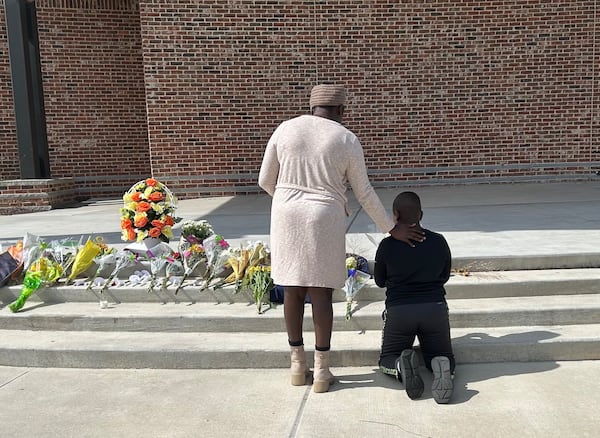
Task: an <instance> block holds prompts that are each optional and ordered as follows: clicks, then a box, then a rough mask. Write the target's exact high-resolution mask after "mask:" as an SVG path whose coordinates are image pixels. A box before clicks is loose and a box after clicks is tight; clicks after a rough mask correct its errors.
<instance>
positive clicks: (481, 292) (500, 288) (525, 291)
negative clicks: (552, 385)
mask: <svg viewBox="0 0 600 438" xmlns="http://www.w3.org/2000/svg"><path fill="white" fill-rule="evenodd" d="M194 281H195V279H193V280H191V281H190V282H189V283H187V284H189V286H188V285H186V286H185V287H184V288H183V289H181V291H180V292H179V293H178V294H177V295H175V294H174V291H175V288H174V287H170V288H168V289H167V290H166V291H165V290H160V289H159V288H157V289H156V291H155V293H148V292H147V286H129V285H127V284H125V285H123V286H120V287H114V286H113V287H111V288H109V289H108V292H107V293H106V294H105V295H106V298H105V299H106V300H108V301H112V302H124V303H134V302H140V303H143V302H146V303H148V302H151V303H167V302H168V303H173V302H181V303H194V302H208V303H217V304H218V303H246V304H248V303H251V302H252V300H251V299H250V296H249V295H248V294H247V293H245V292H240V293H238V294H236V293H234V289H233V288H232V287H230V286H227V287H224V288H222V289H217V290H216V291H212V290H200V286H195V285H193V282H194ZM98 289H99V288H94V291H93V292H92V291H89V290H86V287H85V286H73V285H69V286H65V285H64V284H62V283H61V284H59V285H57V286H52V287H49V288H46V289H41V290H40V291H38V292H37V293H35V294H33V295H32V296H31V297H30V299H29V301H30V302H34V303H35V302H40V301H42V302H46V303H61V302H97V301H98V296H99V294H98ZM446 292H447V294H448V295H447V298H448V299H471V298H498V297H522V296H540V295H574V294H596V293H600V268H589V269H549V270H531V271H495V272H471V273H469V275H459V274H454V275H452V276H451V277H450V280H449V282H448V283H447V285H446ZM20 293H21V286H20V285H12V286H6V287H3V288H0V303H4V304H10V303H11V302H12V301H14V300H15V299H16V298H17V297H18V296H19V295H20ZM333 298H334V301H336V302H344V301H345V300H346V298H345V294H344V292H343V291H341V290H336V291H334V296H333ZM357 299H358V300H359V301H365V302H369V301H381V300H383V299H385V292H384V289H381V288H379V287H377V286H376V285H375V283H374V282H373V280H370V281H369V283H368V284H367V285H366V286H365V287H364V288H363V289H361V290H360V291H359V293H358V295H357Z"/></svg>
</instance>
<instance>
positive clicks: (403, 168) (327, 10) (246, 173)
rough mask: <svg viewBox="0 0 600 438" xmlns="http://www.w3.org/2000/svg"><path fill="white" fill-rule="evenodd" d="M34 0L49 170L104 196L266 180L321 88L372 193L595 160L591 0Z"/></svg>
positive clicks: (541, 171) (587, 167) (572, 173)
mask: <svg viewBox="0 0 600 438" xmlns="http://www.w3.org/2000/svg"><path fill="white" fill-rule="evenodd" d="M37 4H38V19H39V25H40V44H41V52H42V58H43V59H42V69H43V74H44V91H45V98H46V110H47V121H48V132H49V142H50V147H51V168H52V173H53V176H55V177H64V176H73V177H74V179H75V181H76V182H77V184H78V186H79V185H80V186H82V187H83V190H84V191H85V190H87V191H88V193H90V194H93V196H97V195H98V194H102V193H103V192H102V191H100V192H99V191H97V190H96V189H95V187H97V186H103V185H104V186H105V189H106V190H105V191H104V193H105V194H107V195H108V194H110V193H111V190H112V192H115V191H118V190H121V188H122V186H126V185H127V184H130V183H131V182H132V181H133V182H134V181H135V180H137V179H141V177H142V176H145V175H146V174H148V173H149V172H150V169H151V171H152V174H153V175H154V176H155V177H157V178H159V179H161V180H163V181H164V182H165V183H167V184H168V185H169V187H170V188H171V189H173V191H174V192H175V193H176V194H177V195H178V196H179V197H182V198H184V197H190V196H203V195H209V194H229V193H232V192H251V191H253V190H257V187H256V177H257V172H258V169H259V166H260V161H261V158H262V153H263V150H264V146H265V144H266V142H267V140H268V138H269V136H270V134H271V133H272V131H273V129H274V128H275V127H276V126H277V124H278V123H280V122H281V121H282V120H285V119H287V118H289V117H293V116H295V115H298V114H302V113H304V112H306V110H307V103H308V95H309V91H310V88H311V86H312V85H314V84H316V83H319V82H323V81H335V82H342V83H345V84H346V85H347V87H348V92H349V104H348V109H347V117H346V120H345V123H346V125H347V126H348V127H349V128H351V129H352V130H354V131H355V132H356V133H357V134H358V136H359V137H360V139H361V141H362V142H363V145H364V149H365V153H366V159H367V164H368V167H369V173H370V175H371V180H372V181H373V183H374V185H379V186H381V185H397V184H402V183H404V182H406V181H409V182H410V183H411V184H420V183H423V184H430V183H439V182H486V181H489V180H490V178H492V179H493V180H494V181H519V180H550V179H556V180H566V179H589V178H592V175H593V173H594V172H595V171H597V170H600V144H599V140H598V138H599V134H600V116H599V114H600V99H598V97H597V95H598V93H599V92H600V80H599V73H600V67H599V66H600V37H599V36H598V34H599V32H600V26H599V25H598V24H597V21H598V19H599V17H598V9H600V8H598V6H599V5H598V2H597V1H569V2H563V1H553V2H549V1H544V0H539V1H535V0H514V1H496V0H489V1H471V0H470V1H465V0H462V1H445V0H439V1H438V0H436V1H429V0H419V1H416V0H412V1H404V2H399V1H397V0H369V1H359V0H310V1H309V0H286V1H284V0H282V1H273V0H263V1H259V0H255V1H251V0H212V1H201V2H200V1H195V0H139V1H136V0H38V2H37ZM3 44H5V42H4V41H3V40H0V51H1V50H2V47H3ZM0 54H1V53H0ZM1 62H5V61H1V60H0V74H1V71H2V69H1V65H2V64H1ZM3 85H4V84H3ZM0 93H1V89H0ZM144 94H145V95H144ZM0 99H2V100H0V121H1V117H2V107H3V105H4V104H5V102H4V100H3V98H2V95H1V94H0ZM4 141H5V140H4V137H2V138H0V143H2V142H4ZM13 150H14V149H13ZM3 151H4V149H2V151H0V154H1V153H5V152H3ZM2 158H4V156H2ZM150 166H151V167H150ZM0 177H1V178H3V177H4V175H3V174H0ZM126 183H127V184H126ZM117 189H118V190H117Z"/></svg>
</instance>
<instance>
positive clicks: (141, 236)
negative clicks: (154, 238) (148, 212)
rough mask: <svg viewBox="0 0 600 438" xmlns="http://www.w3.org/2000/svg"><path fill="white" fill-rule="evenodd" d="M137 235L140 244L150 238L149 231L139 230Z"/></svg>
mask: <svg viewBox="0 0 600 438" xmlns="http://www.w3.org/2000/svg"><path fill="white" fill-rule="evenodd" d="M136 233H137V241H138V242H141V241H142V240H144V239H145V238H146V237H148V231H143V230H137V231H136Z"/></svg>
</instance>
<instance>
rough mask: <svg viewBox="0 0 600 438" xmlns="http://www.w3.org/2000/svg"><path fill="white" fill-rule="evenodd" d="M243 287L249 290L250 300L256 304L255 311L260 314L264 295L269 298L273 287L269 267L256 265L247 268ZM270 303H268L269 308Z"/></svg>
mask: <svg viewBox="0 0 600 438" xmlns="http://www.w3.org/2000/svg"><path fill="white" fill-rule="evenodd" d="M243 286H245V287H247V288H249V289H250V291H251V292H252V298H253V299H254V303H255V304H256V310H257V311H258V313H259V314H261V313H262V305H263V300H264V297H265V295H266V296H267V297H269V292H270V291H271V289H273V288H274V287H275V284H274V283H273V279H272V278H271V267H270V266H265V265H256V266H252V267H250V268H248V270H247V271H246V275H245V276H244V280H243ZM270 306H271V303H270V302H269V307H270Z"/></svg>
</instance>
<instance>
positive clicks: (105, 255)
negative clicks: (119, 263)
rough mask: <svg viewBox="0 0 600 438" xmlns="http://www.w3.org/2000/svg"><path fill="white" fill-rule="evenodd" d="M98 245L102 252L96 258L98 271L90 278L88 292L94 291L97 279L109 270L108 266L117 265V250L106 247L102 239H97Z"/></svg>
mask: <svg viewBox="0 0 600 438" xmlns="http://www.w3.org/2000/svg"><path fill="white" fill-rule="evenodd" d="M96 244H97V245H98V246H99V247H100V252H99V253H98V255H96V257H94V263H95V264H96V270H95V271H94V274H93V275H92V276H91V277H90V278H88V281H89V284H88V286H87V289H88V290H92V288H93V287H94V283H95V281H96V279H97V278H98V276H99V275H100V273H101V272H102V271H105V270H106V269H107V268H108V266H113V265H116V259H117V257H116V256H117V250H116V249H115V248H111V247H109V246H108V245H106V244H105V243H104V241H103V240H102V239H101V238H100V239H96Z"/></svg>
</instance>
